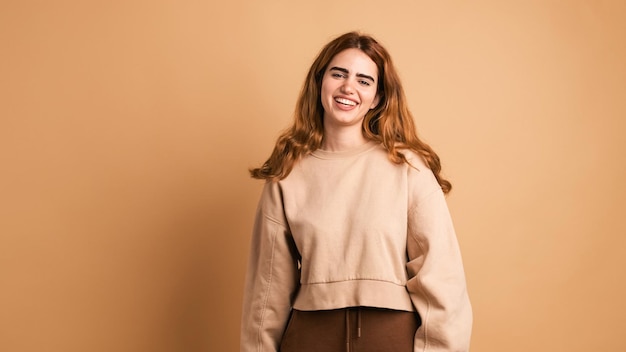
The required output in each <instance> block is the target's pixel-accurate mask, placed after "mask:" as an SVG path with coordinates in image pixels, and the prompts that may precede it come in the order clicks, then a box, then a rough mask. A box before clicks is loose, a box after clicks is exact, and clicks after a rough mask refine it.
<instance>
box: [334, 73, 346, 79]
mask: <svg viewBox="0 0 626 352" xmlns="http://www.w3.org/2000/svg"><path fill="white" fill-rule="evenodd" d="M332 77H335V78H343V74H341V73H333V74H332Z"/></svg>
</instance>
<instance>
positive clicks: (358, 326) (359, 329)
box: [356, 307, 361, 337]
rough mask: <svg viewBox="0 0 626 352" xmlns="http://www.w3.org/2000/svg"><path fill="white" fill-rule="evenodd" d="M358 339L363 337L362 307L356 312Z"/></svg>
mask: <svg viewBox="0 0 626 352" xmlns="http://www.w3.org/2000/svg"><path fill="white" fill-rule="evenodd" d="M356 321H357V325H356V337H361V307H359V308H357V310H356Z"/></svg>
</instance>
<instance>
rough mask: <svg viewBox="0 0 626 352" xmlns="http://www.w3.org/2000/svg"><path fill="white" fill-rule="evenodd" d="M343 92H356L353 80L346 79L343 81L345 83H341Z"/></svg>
mask: <svg viewBox="0 0 626 352" xmlns="http://www.w3.org/2000/svg"><path fill="white" fill-rule="evenodd" d="M341 92H342V93H352V92H354V86H353V82H352V80H350V79H346V80H345V81H343V84H342V85H341Z"/></svg>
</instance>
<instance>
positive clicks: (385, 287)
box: [293, 280, 415, 312]
mask: <svg viewBox="0 0 626 352" xmlns="http://www.w3.org/2000/svg"><path fill="white" fill-rule="evenodd" d="M339 292H340V293H341V294H338V293H339ZM356 306H366V307H377V308H387V309H396V310H403V311H407V312H413V311H415V308H414V307H413V304H412V303H411V298H410V296H409V293H408V291H407V289H406V287H405V286H402V285H397V284H394V283H391V282H388V281H378V280H350V281H338V282H328V283H319V284H309V285H307V284H302V285H301V286H300V290H299V291H298V295H297V297H296V300H295V302H294V305H293V307H294V308H295V309H298V310H328V309H338V308H345V307H356Z"/></svg>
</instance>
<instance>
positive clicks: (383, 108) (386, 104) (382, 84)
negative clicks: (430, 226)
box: [250, 32, 452, 193]
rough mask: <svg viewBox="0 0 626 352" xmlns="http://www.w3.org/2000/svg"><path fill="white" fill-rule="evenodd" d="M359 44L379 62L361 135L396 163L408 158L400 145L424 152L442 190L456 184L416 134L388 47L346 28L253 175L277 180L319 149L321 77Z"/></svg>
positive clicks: (325, 52) (314, 69) (317, 64)
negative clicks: (374, 100) (375, 96)
mask: <svg viewBox="0 0 626 352" xmlns="http://www.w3.org/2000/svg"><path fill="white" fill-rule="evenodd" d="M351 48H354V49H359V50H361V51H362V52H364V53H365V54H366V55H367V56H368V57H369V58H370V59H372V61H374V63H375V64H376V66H377V68H378V76H379V79H378V86H377V94H378V97H379V101H378V105H376V107H374V108H373V109H371V110H369V111H368V112H367V113H366V114H365V117H364V119H363V135H364V136H365V138H367V139H369V140H374V141H377V142H379V143H380V144H381V145H382V146H383V147H384V148H385V149H386V150H387V153H388V155H389V159H390V160H391V161H392V162H394V163H396V164H401V163H407V164H409V162H408V160H407V159H406V157H405V156H404V154H403V153H402V152H401V150H402V149H408V150H412V151H413V152H415V153H417V154H418V155H420V156H421V157H422V158H423V159H424V161H425V162H426V164H427V165H428V167H429V168H430V169H431V170H432V172H433V173H434V174H435V177H436V178H437V182H439V185H440V186H441V189H442V190H443V192H444V193H448V192H449V191H450V190H451V189H452V185H451V183H450V182H449V181H448V180H446V179H444V178H443V177H442V176H441V161H440V160H439V156H437V154H436V153H435V152H434V151H433V149H432V148H431V147H430V146H429V145H428V144H426V143H424V142H423V141H422V140H420V139H419V138H418V136H417V132H416V130H415V123H414V122H413V116H412V115H411V112H410V111H409V109H408V106H407V102H406V97H405V95H404V90H403V88H402V84H401V83H400V78H399V76H398V73H397V72H396V69H395V67H394V66H393V63H392V61H391V56H390V55H389V53H388V52H387V50H386V49H385V48H384V47H383V46H382V45H380V44H379V43H378V42H377V41H376V40H375V39H374V38H372V37H371V36H369V35H364V34H360V33H358V32H349V33H346V34H343V35H341V36H339V37H337V38H335V39H334V40H332V41H331V42H329V43H328V44H326V46H325V47H324V48H323V49H322V51H321V52H320V53H319V55H318V56H317V58H316V59H315V61H314V62H313V64H312V65H311V68H310V69H309V72H308V73H307V76H306V80H305V81H304V85H303V86H302V90H301V91H300V95H299V97H298V100H297V103H296V108H295V111H294V122H293V125H291V126H290V127H289V128H287V129H286V130H285V131H284V132H283V133H282V134H281V135H280V136H279V137H278V140H277V141H276V145H275V146H274V150H273V151H272V154H271V155H270V157H269V158H268V159H267V161H265V163H264V164H263V166H261V167H260V168H252V169H250V174H251V176H252V177H253V178H257V179H266V180H272V181H277V180H281V179H283V178H285V177H287V175H289V173H290V172H291V170H292V169H293V166H294V164H295V163H296V162H297V161H298V160H299V159H300V158H302V157H303V156H305V155H307V154H309V153H311V152H313V151H315V150H317V149H318V148H320V146H321V145H322V139H323V137H324V120H323V116H324V108H323V106H322V102H321V97H320V94H321V87H322V78H323V76H324V73H325V72H326V69H327V68H328V64H329V63H330V61H331V60H332V59H333V57H335V55H337V54H338V53H340V52H342V51H344V50H346V49H351Z"/></svg>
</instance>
